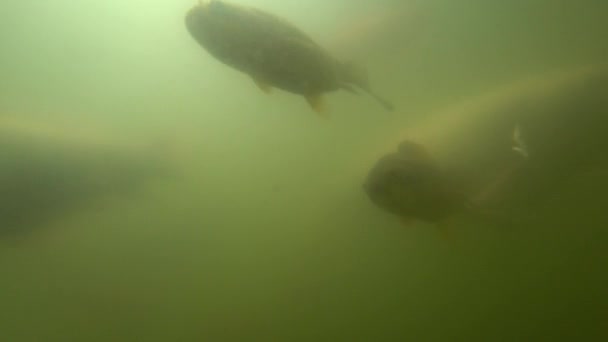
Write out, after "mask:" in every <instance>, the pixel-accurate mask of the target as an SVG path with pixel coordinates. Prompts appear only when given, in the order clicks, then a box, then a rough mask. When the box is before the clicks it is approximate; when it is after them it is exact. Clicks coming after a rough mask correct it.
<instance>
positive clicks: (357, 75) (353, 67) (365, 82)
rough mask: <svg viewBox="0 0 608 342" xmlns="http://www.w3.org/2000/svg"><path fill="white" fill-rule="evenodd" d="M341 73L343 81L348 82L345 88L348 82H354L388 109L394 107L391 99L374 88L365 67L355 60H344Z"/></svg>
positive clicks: (390, 109)
mask: <svg viewBox="0 0 608 342" xmlns="http://www.w3.org/2000/svg"><path fill="white" fill-rule="evenodd" d="M340 74H341V78H342V80H343V82H344V83H345V84H347V85H346V86H343V87H344V88H346V89H348V84H354V85H356V86H357V87H359V88H360V89H362V90H364V91H365V92H366V93H367V94H369V95H370V96H371V97H373V98H374V99H375V100H376V101H378V103H380V104H381V105H382V107H384V108H385V109H386V110H388V111H392V110H393V109H394V107H393V104H392V103H391V102H390V101H388V100H386V99H385V98H383V97H382V96H380V95H378V94H376V93H375V92H374V91H373V90H372V88H371V86H370V82H369V74H368V72H367V70H366V69H365V68H364V67H362V66H360V65H359V64H357V63H354V62H344V63H342V64H341V65H340Z"/></svg>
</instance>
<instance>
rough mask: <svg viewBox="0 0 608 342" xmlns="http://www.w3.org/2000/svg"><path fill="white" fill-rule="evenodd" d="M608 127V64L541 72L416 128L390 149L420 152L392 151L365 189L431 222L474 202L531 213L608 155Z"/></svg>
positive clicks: (400, 212) (375, 166)
mask: <svg viewBox="0 0 608 342" xmlns="http://www.w3.org/2000/svg"><path fill="white" fill-rule="evenodd" d="M606 127H608V68H606V67H605V66H603V65H602V66H593V67H585V68H580V69H576V70H566V71H561V72H558V73H556V74H551V75H541V76H539V77H536V78H531V79H526V80H523V81H521V82H516V83H514V84H510V85H508V86H506V87H503V88H500V89H497V90H495V91H491V92H488V93H486V94H482V95H479V96H477V97H474V98H472V99H470V100H469V101H465V102H463V103H460V104H456V105H452V106H448V107H447V108H446V109H444V110H441V111H438V112H435V113H431V114H429V115H428V116H427V118H426V119H421V120H420V122H419V123H418V124H414V125H412V126H411V127H408V128H407V129H405V130H404V131H402V132H401V134H400V135H399V136H398V137H397V139H395V140H392V142H391V144H390V146H392V150H393V151H395V146H398V145H399V143H400V142H401V144H404V143H405V144H410V145H411V146H415V148H410V149H409V150H407V151H405V152H403V151H401V149H400V150H399V151H398V152H388V153H387V152H385V154H384V157H381V158H380V159H379V160H378V159H377V160H376V161H375V162H373V163H372V165H373V166H372V167H371V170H370V171H369V172H368V175H367V178H366V181H365V185H364V189H365V191H366V193H367V195H368V197H370V199H372V201H373V202H374V203H375V204H376V205H379V206H380V207H381V208H383V209H385V210H387V211H389V212H392V213H393V214H396V215H398V216H400V217H402V218H407V219H415V220H421V221H427V222H433V223H438V222H440V221H442V220H445V219H446V218H448V217H450V216H453V215H456V214H458V213H462V212H463V211H465V210H469V209H471V208H473V209H475V210H480V212H481V211H484V210H488V211H496V210H498V211H501V212H509V211H512V212H533V211H534V208H535V207H536V206H537V205H539V204H542V203H543V202H544V201H546V200H547V199H549V198H550V197H551V196H552V194H554V193H555V191H556V190H558V189H559V188H560V187H561V186H562V184H565V182H567V180H568V179H570V178H571V177H576V176H577V175H579V174H581V172H585V171H586V170H589V168H593V167H595V166H596V165H601V164H602V163H605V162H606V161H608V154H606V153H605V151H606V148H608V135H607V134H606ZM389 148H390V147H389ZM389 148H386V147H385V151H386V150H388V151H390V149H389ZM421 151H422V152H421ZM419 156H424V157H423V158H420V157H419ZM387 159H388V160H392V162H391V163H387V162H386V160H387ZM404 179H407V180H409V183H408V182H404V181H403V180H404ZM378 184H381V185H382V186H378ZM387 203H392V204H391V205H387ZM395 203H397V204H395ZM446 203H447V205H446ZM395 208H397V209H395ZM421 208H423V209H424V210H422V209H421Z"/></svg>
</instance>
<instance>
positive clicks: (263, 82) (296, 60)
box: [185, 1, 392, 112]
mask: <svg viewBox="0 0 608 342" xmlns="http://www.w3.org/2000/svg"><path fill="white" fill-rule="evenodd" d="M185 23H186V27H187V29H188V31H189V32H190V34H191V35H192V37H193V38H194V39H195V40H196V41H197V42H198V43H199V44H200V45H201V46H202V47H203V48H204V49H205V50H207V51H208V52H209V54H211V55H212V56H213V57H215V58H216V59H217V60H219V61H221V62H222V63H224V64H226V65H228V66H230V67H232V68H234V69H236V70H239V71H241V72H243V73H245V74H248V75H249V76H251V78H252V79H253V80H254V81H255V83H256V84H257V85H258V86H259V87H260V88H261V89H262V90H264V91H266V92H268V91H270V89H271V87H276V88H279V89H282V90H285V91H288V92H291V93H294V94H298V95H303V96H304V97H305V98H306V99H307V101H308V102H309V104H310V105H311V106H312V107H313V109H315V110H317V111H319V112H320V111H322V100H321V96H322V95H323V94H324V93H327V92H331V91H335V90H338V89H347V90H352V91H355V90H354V88H360V89H362V90H364V91H366V92H368V93H370V94H371V95H372V96H374V97H375V98H377V99H378V100H379V101H380V102H381V103H382V104H383V105H384V106H385V107H386V108H392V105H391V104H390V103H389V102H388V101H386V100H384V99H382V98H380V97H379V96H377V95H376V94H375V93H374V92H373V91H372V90H371V89H370V86H369V82H368V80H367V75H366V74H365V73H364V72H363V71H362V70H361V69H359V68H357V67H355V66H354V65H352V64H349V63H342V62H339V61H338V60H336V59H335V58H333V57H332V56H331V55H330V54H329V53H328V52H327V51H326V50H325V49H323V48H322V47H321V46H319V45H318V44H317V43H315V42H314V41H313V40H312V39H311V38H310V37H309V36H308V35H306V34H305V33H304V32H303V31H301V30H300V29H298V28H297V27H295V26H294V25H292V24H291V23H289V22H287V21H286V20H284V19H282V18H280V17H277V16H275V15H272V14H270V13H267V12H264V11H261V10H258V9H255V8H249V7H243V6H238V5H235V4H231V3H227V2H224V1H209V2H201V3H200V4H199V5H197V6H195V7H193V8H192V9H190V10H189V11H188V13H187V14H186V18H185Z"/></svg>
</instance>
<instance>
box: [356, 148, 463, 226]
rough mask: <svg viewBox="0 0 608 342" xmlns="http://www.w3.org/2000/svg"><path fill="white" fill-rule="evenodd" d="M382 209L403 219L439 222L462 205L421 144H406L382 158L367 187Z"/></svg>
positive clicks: (373, 200) (367, 182)
mask: <svg viewBox="0 0 608 342" xmlns="http://www.w3.org/2000/svg"><path fill="white" fill-rule="evenodd" d="M363 188H364V190H365V192H366V193H367V195H368V197H369V198H370V199H371V200H372V202H374V203H375V204H376V205H378V206H379V207H381V208H383V209H384V210H387V211H389V212H391V213H393V214H396V215H398V216H400V217H407V218H411V219H417V220H421V221H427V222H436V221H438V220H441V219H443V218H445V217H447V216H449V215H450V214H452V212H453V210H454V209H455V208H456V207H457V205H458V203H460V197H459V196H457V195H456V193H455V192H454V191H452V189H453V184H451V182H449V181H448V180H447V178H446V177H445V175H444V174H443V172H442V170H441V169H440V168H439V167H438V166H437V165H436V164H435V162H434V161H433V160H432V158H431V157H430V155H429V154H428V153H427V152H426V150H425V149H424V148H422V146H421V145H419V144H417V143H414V142H411V141H404V142H402V143H401V144H400V145H399V148H398V151H397V152H396V153H392V154H389V155H387V156H385V157H383V158H381V159H380V160H379V161H378V162H377V163H376V165H375V166H374V167H373V169H372V170H371V171H370V173H369V175H368V177H367V179H366V182H365V184H364V186H363Z"/></svg>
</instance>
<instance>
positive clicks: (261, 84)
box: [251, 76, 272, 94]
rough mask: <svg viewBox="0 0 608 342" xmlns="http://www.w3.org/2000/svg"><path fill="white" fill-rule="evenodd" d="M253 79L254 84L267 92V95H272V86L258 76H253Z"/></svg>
mask: <svg viewBox="0 0 608 342" xmlns="http://www.w3.org/2000/svg"><path fill="white" fill-rule="evenodd" d="M251 78H252V79H253V82H254V83H255V84H256V85H257V86H258V88H260V89H261V90H262V91H263V92H265V93H266V94H270V93H272V87H271V86H270V84H268V83H266V82H265V81H263V80H262V79H260V78H259V77H256V76H251Z"/></svg>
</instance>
